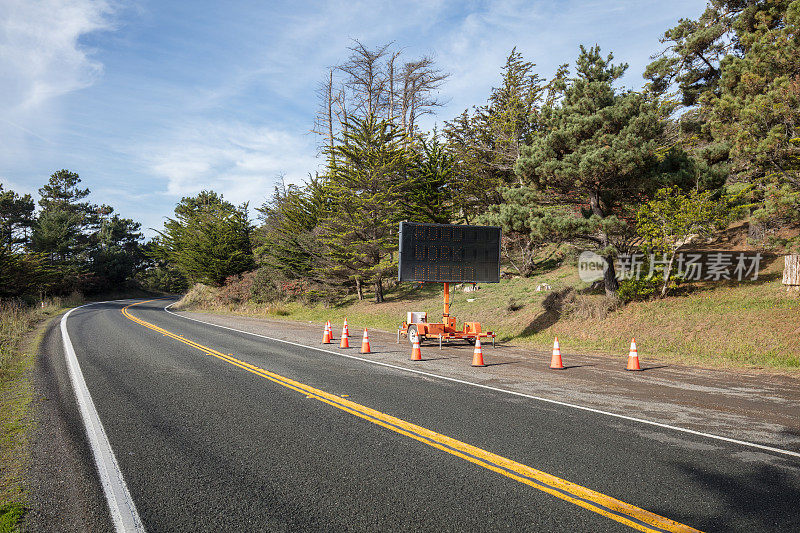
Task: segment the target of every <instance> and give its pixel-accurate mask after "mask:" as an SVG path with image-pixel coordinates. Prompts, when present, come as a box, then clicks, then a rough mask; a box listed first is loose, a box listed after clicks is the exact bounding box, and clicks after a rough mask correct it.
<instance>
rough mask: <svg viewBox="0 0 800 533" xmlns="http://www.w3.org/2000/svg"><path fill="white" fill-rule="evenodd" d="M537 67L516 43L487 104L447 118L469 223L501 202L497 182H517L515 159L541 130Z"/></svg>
mask: <svg viewBox="0 0 800 533" xmlns="http://www.w3.org/2000/svg"><path fill="white" fill-rule="evenodd" d="M535 66H536V65H535V64H534V63H532V62H530V61H525V59H524V58H523V56H522V54H521V53H520V52H518V51H517V49H516V48H514V49H513V50H511V53H510V54H509V55H508V57H507V58H506V62H505V65H504V66H503V68H502V71H501V79H500V86H499V87H495V88H493V89H492V92H491V94H490V95H489V99H488V102H487V104H486V105H484V106H481V107H478V108H475V109H474V112H473V113H472V114H470V113H469V112H468V111H464V112H463V113H462V114H461V115H459V116H458V117H456V118H455V119H454V120H452V121H450V122H447V123H446V126H445V129H444V135H445V138H446V139H447V144H448V148H449V150H450V151H451V153H452V154H453V156H454V159H455V161H456V173H455V175H454V178H455V186H454V193H455V197H454V198H455V203H456V205H457V206H458V207H459V210H460V215H461V218H462V219H463V220H464V221H465V222H467V223H469V222H470V220H471V219H473V218H474V217H475V216H477V215H478V214H480V213H483V212H484V211H485V209H486V207H487V206H489V205H494V204H499V203H501V202H502V201H503V200H502V196H501V194H500V193H499V192H498V188H499V187H503V186H508V185H511V184H514V183H516V182H517V177H516V175H515V173H514V164H515V163H516V161H517V158H518V157H519V153H520V147H521V146H522V145H523V144H527V143H530V142H531V141H532V138H533V135H535V133H536V131H537V130H538V129H539V121H538V114H539V108H540V106H541V105H542V99H543V94H544V91H545V86H544V85H543V80H542V79H541V78H540V77H539V75H538V74H536V73H534V72H533V69H534V67H535Z"/></svg>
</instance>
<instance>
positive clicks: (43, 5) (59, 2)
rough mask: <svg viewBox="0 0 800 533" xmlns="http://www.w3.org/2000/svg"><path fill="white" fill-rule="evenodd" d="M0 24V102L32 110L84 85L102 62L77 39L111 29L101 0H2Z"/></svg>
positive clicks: (92, 78)
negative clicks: (0, 98) (0, 87)
mask: <svg viewBox="0 0 800 533" xmlns="http://www.w3.org/2000/svg"><path fill="white" fill-rule="evenodd" d="M4 4H5V11H6V14H5V16H4V18H3V21H2V23H0V28H2V32H0V79H2V80H3V96H4V97H3V103H2V105H3V106H4V107H5V106H8V108H11V109H14V108H16V109H19V110H29V109H32V108H36V107H37V106H39V105H41V104H42V103H44V102H46V101H47V100H49V99H51V98H54V97H56V96H59V95H62V94H65V93H68V92H71V91H74V90H77V89H82V88H84V87H87V86H89V85H90V84H91V83H93V82H94V80H95V79H97V76H99V75H100V74H101V73H102V71H103V66H102V65H101V64H100V63H98V62H97V61H94V60H92V59H91V57H89V55H88V52H87V50H86V49H84V48H83V47H81V46H80V44H79V42H78V40H79V39H80V37H81V36H82V35H84V34H87V33H91V32H94V31H98V30H103V29H109V28H111V23H110V22H109V20H108V18H107V15H109V14H110V12H111V8H110V6H109V4H108V3H107V2H105V1H103V0H71V1H63V0H39V1H36V0H34V1H31V0H5V2H4Z"/></svg>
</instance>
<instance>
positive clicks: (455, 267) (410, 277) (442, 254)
mask: <svg viewBox="0 0 800 533" xmlns="http://www.w3.org/2000/svg"><path fill="white" fill-rule="evenodd" d="M397 272H398V279H399V280H400V281H435V282H439V283H442V282H447V283H450V282H453V283H462V282H463V283H477V282H482V283H498V282H499V281H500V228H498V227H496V226H462V225H457V224H427V223H420V222H401V223H400V263H399V265H398V268H397Z"/></svg>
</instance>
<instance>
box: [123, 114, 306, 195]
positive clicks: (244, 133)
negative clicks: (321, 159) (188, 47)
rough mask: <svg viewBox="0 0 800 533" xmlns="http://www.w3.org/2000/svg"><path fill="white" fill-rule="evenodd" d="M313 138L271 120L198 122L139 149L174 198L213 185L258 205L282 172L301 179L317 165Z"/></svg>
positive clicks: (289, 178)
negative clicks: (257, 122)
mask: <svg viewBox="0 0 800 533" xmlns="http://www.w3.org/2000/svg"><path fill="white" fill-rule="evenodd" d="M315 140H316V139H314V138H313V137H311V136H298V135H294V134H291V133H287V132H286V131H282V130H276V129H272V128H270V127H267V126H253V125H249V124H242V123H227V122H196V123H194V124H192V125H191V126H186V127H182V128H180V129H176V130H173V131H171V132H170V133H168V134H167V135H166V136H165V137H163V138H162V139H159V141H158V142H151V143H148V144H147V145H145V146H141V147H140V148H139V149H138V150H137V155H138V157H139V158H141V159H142V160H143V161H144V162H145V164H146V165H147V166H148V167H149V169H150V170H151V172H152V173H153V174H154V175H156V176H159V177H161V178H164V179H166V188H165V189H166V190H165V191H164V193H165V194H167V195H169V196H173V197H175V198H176V199H177V198H180V197H183V196H190V195H194V194H197V193H198V192H200V191H201V190H203V189H213V190H215V191H217V192H219V193H222V194H224V195H225V198H226V199H228V200H230V201H232V202H234V203H241V202H250V203H251V205H253V206H259V205H261V203H262V202H263V201H264V200H265V199H267V198H268V197H269V196H270V195H271V194H272V187H273V186H274V185H275V184H276V179H277V177H278V176H280V175H285V179H286V182H287V183H301V182H302V181H303V180H305V179H306V178H307V176H308V174H309V173H313V172H314V171H315V170H316V169H317V166H318V161H317V159H316V158H315V157H314V155H313V154H314V141H315Z"/></svg>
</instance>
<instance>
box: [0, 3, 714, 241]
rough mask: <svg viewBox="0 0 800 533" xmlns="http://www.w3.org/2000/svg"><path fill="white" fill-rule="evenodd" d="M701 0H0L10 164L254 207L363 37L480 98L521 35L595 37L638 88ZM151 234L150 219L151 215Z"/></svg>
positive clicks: (142, 194) (0, 91)
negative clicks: (210, 193) (670, 31)
mask: <svg viewBox="0 0 800 533" xmlns="http://www.w3.org/2000/svg"><path fill="white" fill-rule="evenodd" d="M704 7H705V1H704V0H673V1H671V2H659V1H646V0H620V1H613V0H607V1H601V0H572V1H540V0H536V1H527V2H521V1H513V0H508V1H497V2H478V1H467V2H458V1H438V0H430V1H420V2H400V1H396V0H395V1H385V2H384V1H376V2H366V1H364V2H360V1H350V2H346V1H329V2H304V3H301V2H277V1H276V2H269V1H264V2H255V1H229V2H206V1H193V2H170V1H149V0H141V1H136V0H120V1H113V0H108V1H97V0H61V1H58V0H0V139H2V142H0V182H2V183H3V185H4V187H5V188H7V189H13V190H16V191H17V192H20V193H31V194H35V193H36V191H37V189H38V188H39V187H41V186H42V185H43V184H44V183H45V182H46V181H47V179H48V176H49V175H50V174H51V173H53V172H54V171H56V170H58V169H61V168H67V169H70V170H72V171H74V172H77V173H79V174H80V176H81V179H82V180H83V185H85V186H87V187H89V188H90V189H91V190H92V195H91V196H90V199H91V200H92V201H93V202H95V203H107V204H110V205H112V206H114V207H115V208H116V210H117V212H118V213H120V214H121V215H122V216H125V217H129V218H134V219H136V220H138V221H140V222H142V224H143V226H144V228H157V229H160V228H161V226H162V224H163V220H164V217H165V216H170V215H171V214H172V211H173V209H174V207H175V204H176V202H177V201H179V200H180V198H181V197H183V196H187V195H193V194H196V193H197V192H199V191H200V190H202V189H214V190H216V191H218V192H221V193H223V194H224V195H225V197H226V198H227V199H229V200H231V201H233V202H235V203H240V202H243V201H249V202H250V205H251V206H253V207H255V206H259V205H261V204H262V203H263V201H264V200H265V199H267V198H268V197H269V196H270V195H271V192H272V187H273V185H274V184H275V183H276V178H277V176H279V175H281V174H282V175H285V179H286V181H287V182H297V183H299V182H301V181H303V180H304V179H305V178H306V177H307V175H308V174H309V173H313V172H314V171H315V170H317V168H318V161H317V159H316V145H317V141H318V140H317V138H316V137H315V136H314V135H313V134H310V133H309V130H310V129H311V127H312V125H313V121H314V114H315V112H316V109H317V100H316V96H315V90H316V88H317V85H318V84H319V83H320V82H321V80H322V79H323V77H324V75H325V72H326V69H327V68H328V67H330V66H333V65H336V64H338V63H341V62H343V61H344V60H345V59H346V57H347V55H348V51H347V47H348V46H349V45H351V44H352V39H358V40H360V41H361V42H363V43H364V44H366V45H367V46H377V45H380V44H383V43H386V42H388V41H394V42H395V44H396V46H397V47H402V48H403V49H404V51H405V57H406V58H408V59H411V58H416V57H419V56H421V55H425V54H433V55H434V57H435V58H436V62H437V65H438V66H439V67H440V68H442V69H443V70H445V71H447V72H450V73H451V77H450V79H449V80H448V81H447V82H446V83H445V85H444V86H443V87H442V90H441V96H442V97H443V98H444V99H445V100H446V101H447V102H448V103H447V105H446V106H445V107H443V108H441V109H440V110H439V111H438V113H437V115H436V116H433V117H426V118H425V119H424V121H423V123H422V125H423V128H425V129H427V128H430V127H432V126H433V125H434V124H435V123H437V122H438V123H441V122H442V121H444V120H449V119H452V118H453V117H454V116H456V115H457V114H459V113H460V112H461V111H463V110H464V109H466V108H468V107H471V106H473V105H480V104H483V103H484V102H485V101H486V98H487V97H488V94H489V91H490V90H491V88H492V87H493V86H496V85H497V83H498V79H499V73H500V67H501V66H502V65H503V63H504V60H505V58H506V56H507V55H508V53H509V52H510V50H511V49H512V48H513V47H514V46H516V47H517V49H518V50H519V51H520V52H521V53H522V54H523V55H524V56H525V58H526V59H527V60H529V61H533V62H534V63H536V64H537V72H538V73H539V74H540V75H541V76H543V77H545V78H549V77H550V76H551V75H552V73H553V72H554V70H555V69H556V67H557V66H558V65H559V64H561V63H565V62H570V63H574V60H575V58H576V57H577V52H578V46H579V45H580V44H585V45H594V44H598V45H600V47H601V49H602V50H603V51H604V52H609V51H612V52H614V55H615V59H616V61H618V62H627V63H629V64H630V68H629V70H628V73H627V75H626V77H625V78H624V79H623V83H624V85H625V86H627V87H630V88H639V87H641V85H642V84H643V80H642V77H641V73H642V72H643V70H644V67H645V65H646V64H647V63H648V62H649V56H650V55H652V54H653V53H656V52H658V51H660V50H661V44H660V43H659V42H658V39H659V37H660V36H661V35H662V34H663V32H664V30H665V29H667V28H669V27H670V26H672V25H674V24H675V23H676V22H677V21H678V19H679V18H695V17H697V16H698V15H699V14H700V13H701V12H702V10H703V9H704ZM146 233H147V234H148V235H152V231H149V230H148V231H146Z"/></svg>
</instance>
